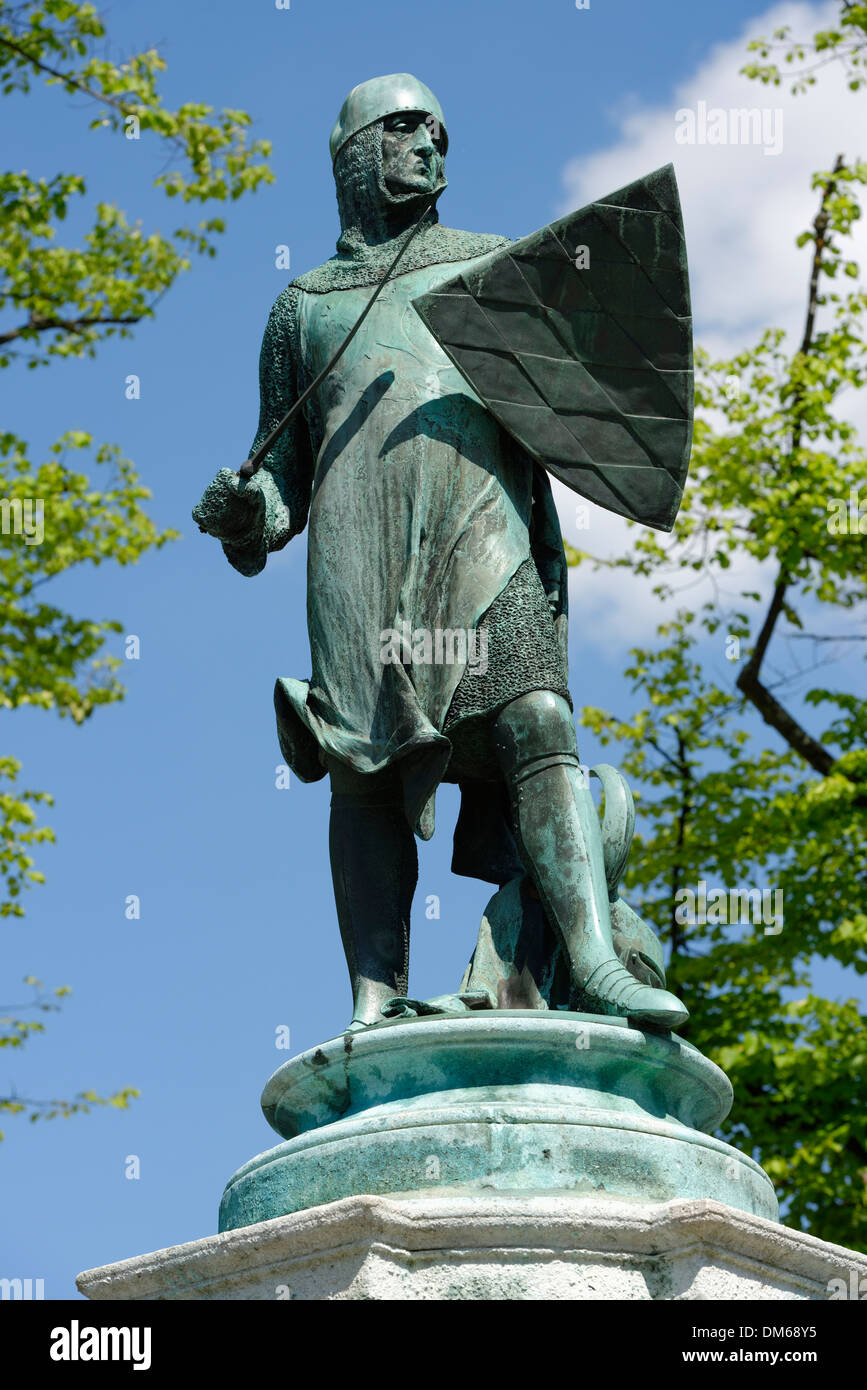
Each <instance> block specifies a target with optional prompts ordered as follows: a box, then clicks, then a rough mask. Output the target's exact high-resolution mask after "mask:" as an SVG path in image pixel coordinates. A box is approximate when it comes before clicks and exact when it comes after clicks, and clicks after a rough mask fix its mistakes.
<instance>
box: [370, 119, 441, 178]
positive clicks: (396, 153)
mask: <svg viewBox="0 0 867 1390" xmlns="http://www.w3.org/2000/svg"><path fill="white" fill-rule="evenodd" d="M442 146H443V139H442V134H441V132H440V129H439V125H438V122H437V121H436V120H435V119H434V117H433V116H428V115H427V114H426V113H425V112H424V111H399V112H398V113H397V115H394V116H386V118H385V121H384V123H383V131H382V177H383V181H384V183H385V186H386V188H387V189H388V191H389V193H398V194H399V193H432V192H433V190H434V188H435V187H436V183H437V179H438V178H439V175H440V171H441V169H442V159H441V157H440V156H441V154H442Z"/></svg>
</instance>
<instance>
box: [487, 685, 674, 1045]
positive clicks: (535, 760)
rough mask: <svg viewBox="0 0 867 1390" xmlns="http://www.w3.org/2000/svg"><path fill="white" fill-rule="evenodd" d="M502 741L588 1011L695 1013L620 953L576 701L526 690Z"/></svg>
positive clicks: (520, 815)
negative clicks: (641, 976)
mask: <svg viewBox="0 0 867 1390" xmlns="http://www.w3.org/2000/svg"><path fill="white" fill-rule="evenodd" d="M493 741H494V747H495V748H496V751H497V756H498V758H499V760H500V765H501V766H502V768H503V772H504V773H505V776H506V782H507V785H508V788H509V793H510V797H511V802H512V816H513V821H514V830H515V836H516V839H517V842H518V848H519V850H520V853H521V857H522V859H523V860H524V864H525V867H526V869H527V872H528V874H529V875H530V877H531V879H532V881H533V883H534V885H535V887H536V891H537V892H538V894H539V897H540V899H541V901H542V904H543V906H544V908H545V912H546V915H547V917H548V920H549V922H550V923H551V926H552V927H553V928H554V930H555V931H556V933H557V934H558V936H559V937H560V940H561V943H562V946H563V949H564V951H565V953H566V956H567V959H568V961H569V965H570V969H571V972H572V978H573V981H574V984H575V986H576V987H577V988H578V989H579V990H580V991H581V993H582V994H583V997H584V1000H585V1001H586V1007H587V1009H588V1012H597V1013H608V1014H612V1013H613V1014H620V1015H626V1016H627V1017H629V1018H633V1019H635V1020H636V1022H644V1023H652V1024H657V1025H660V1026H663V1027H667V1028H677V1027H679V1026H680V1025H681V1024H683V1023H685V1022H686V1019H687V1018H688V1017H689V1015H688V1013H687V1011H686V1009H685V1008H684V1007H683V1005H682V1004H681V1002H680V1000H679V999H677V998H675V996H674V995H673V994H669V993H668V991H667V990H664V989H654V988H652V987H651V986H649V985H646V984H642V983H641V982H640V981H639V980H636V978H635V976H634V975H632V974H630V972H629V971H628V970H627V969H626V968H625V966H623V965H622V964H621V962H620V961H619V960H618V958H617V956H616V954H615V952H614V947H613V944H612V939H611V917H610V912H609V892H608V884H607V882H606V875H605V863H604V857H603V847H602V832H601V829H600V825H599V817H598V814H597V811H596V804H595V802H594V801H593V797H592V796H591V794H590V790H589V788H588V787H587V785H586V782H585V778H584V774H583V772H582V770H581V766H580V764H579V761H578V746H577V742H576V739H575V727H574V724H573V722H572V715H571V713H570V711H569V707H568V705H567V704H566V701H565V700H564V699H563V697H562V696H560V695H556V694H554V693H553V692H552V691H547V690H546V691H533V692H531V693H530V694H528V695H522V696H520V697H519V698H518V699H517V700H513V701H512V702H511V703H510V704H508V705H506V706H505V708H504V709H503V710H501V712H500V714H499V716H498V717H497V720H496V722H495V724H494V729H493Z"/></svg>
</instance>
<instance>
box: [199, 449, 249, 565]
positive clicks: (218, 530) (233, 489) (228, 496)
mask: <svg viewBox="0 0 867 1390" xmlns="http://www.w3.org/2000/svg"><path fill="white" fill-rule="evenodd" d="M193 520H194V521H195V522H196V524H197V526H198V528H199V530H200V531H205V532H207V534H208V535H209V536H216V537H217V539H218V540H221V541H225V542H227V543H228V544H229V545H234V546H237V545H242V544H244V543H247V542H251V541H254V540H261V538H262V535H263V533H264V530H265V521H266V502H265V493H264V490H263V488H262V478H261V475H260V474H257V475H256V476H255V477H254V478H251V479H250V480H249V481H247V480H246V479H244V478H239V477H238V474H237V473H234V472H233V471H232V469H231V468H221V469H220V471H219V473H218V474H217V476H216V478H215V479H214V481H213V482H212V483H209V484H208V486H207V487H206V488H205V491H204V492H203V493H202V498H201V501H200V502H199V503H198V504H197V506H195V507H194V508H193Z"/></svg>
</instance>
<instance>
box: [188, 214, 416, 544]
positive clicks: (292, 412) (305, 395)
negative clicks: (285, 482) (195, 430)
mask: <svg viewBox="0 0 867 1390" xmlns="http://www.w3.org/2000/svg"><path fill="white" fill-rule="evenodd" d="M436 197H438V192H437V193H435V194H433V195H432V196H431V197H430V198H429V199H428V201H427V206H426V207H425V208H424V210H423V211H422V214H421V216H420V217H419V219H418V221H417V222H416V224H415V226H414V227H413V229H412V231H411V232H410V234H409V236H408V237H407V238H406V240H405V241H404V242H403V243H402V245H401V247H400V250H399V251H398V253H397V255H396V256H395V257H394V260H393V261H392V262H391V265H390V266H389V267H388V269H387V270H386V272H385V274H384V275H383V277H382V279H381V280H380V282H379V284H378V285H377V287H376V289H375V290H374V291H373V294H372V295H371V296H370V298H369V300H368V301H367V303H366V304H365V306H364V308H363V309H362V311H361V313H360V314H359V316H358V318H357V319H356V321H355V323H354V324H353V326H352V328H351V329H350V331H349V333H347V335H346V337H345V338H344V340H343V342H342V343H341V344H340V347H339V348H338V349H337V351H336V352H335V354H334V356H333V357H332V359H331V361H330V362H329V363H328V365H327V366H326V367H323V368H322V371H321V372H320V373H319V375H318V376H317V377H315V378H314V379H313V381H311V383H310V385H309V386H308V387H307V389H306V390H304V391H302V393H301V395H300V396H299V397H298V399H297V401H296V402H295V404H294V405H292V406H290V408H289V410H287V411H286V414H285V415H284V416H283V419H282V420H281V421H280V423H279V424H278V425H275V426H274V428H273V430H272V431H271V433H270V434H269V435H267V436H266V438H265V439H263V441H262V443H261V444H260V445H259V447H258V449H257V450H256V452H255V453H254V454H251V455H250V457H249V458H248V459H247V460H246V461H245V462H244V463H242V464H241V467H240V468H239V469H238V477H239V478H252V477H254V475H255V474H256V473H258V471H259V469H260V468H261V467H262V464H263V463H264V461H265V458H266V456H267V455H268V454H269V453H270V451H271V449H272V448H273V447H274V445H275V444H276V442H277V440H278V439H279V438H280V436H281V434H282V433H283V431H284V430H285V429H286V428H287V427H288V426H289V425H290V424H291V423H292V421H293V419H294V418H295V416H296V415H297V414H298V411H299V410H300V409H301V407H302V406H303V405H305V404H306V402H307V401H309V399H310V397H311V396H312V395H313V393H314V391H316V389H317V388H318V387H319V386H321V385H322V382H323V381H324V380H325V378H326V377H327V376H328V373H329V372H331V371H333V370H334V368H335V367H336V366H337V363H338V362H339V361H340V359H341V357H342V356H343V354H344V352H345V351H346V349H347V348H348V347H349V344H350V343H351V342H352V339H353V338H354V337H355V335H356V333H357V332H358V330H359V328H360V327H361V325H362V324H363V323H364V320H365V319H366V318H367V315H368V314H369V313H370V311H371V309H372V308H373V306H374V304H375V303H376V301H377V299H378V298H379V295H380V293H381V291H382V289H383V287H384V285H385V282H386V280H388V279H389V277H390V276H391V275H392V274H393V272H394V270H395V268H396V266H397V263H398V261H399V260H400V258H401V256H402V255H403V253H404V251H405V250H406V249H407V247H408V246H409V244H410V242H411V241H412V240H413V238H414V237H415V235H416V233H417V232H419V231H420V230H421V225H422V223H423V222H424V220H425V218H426V217H427V215H428V213H429V212H430V210H431V207H432V206H433V202H434V199H435V198H436ZM202 529H203V528H202V527H201V526H200V527H199V530H200V531H201V530H202Z"/></svg>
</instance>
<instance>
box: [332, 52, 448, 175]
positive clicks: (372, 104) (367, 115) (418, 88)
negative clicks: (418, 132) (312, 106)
mask: <svg viewBox="0 0 867 1390" xmlns="http://www.w3.org/2000/svg"><path fill="white" fill-rule="evenodd" d="M398 111H424V112H425V113H426V114H427V115H429V116H432V117H433V118H434V120H435V121H436V122H437V125H438V127H439V133H440V134H441V136H442V142H443V154H445V152H446V148H447V146H448V136H447V134H446V123H445V116H444V115H443V112H442V107H441V106H440V104H439V102H438V101H437V99H436V97H435V96H434V94H433V92H432V91H431V90H430V88H429V87H426V86H425V85H424V83H423V82H419V80H418V78H417V77H413V76H412V73H409V72H392V73H390V74H389V75H388V76H387V77H371V79H370V81H369V82H360V83H359V85H358V86H357V87H353V89H352V91H351V92H350V93H349V96H348V97H347V98H346V100H345V102H344V103H343V105H342V106H341V108H340V115H339V116H338V117H337V124H336V125H335V127H334V129H333V130H332V132H331V139H330V140H329V142H328V143H329V146H330V149H331V159H332V162H333V161H334V160H335V159H336V158H337V156H338V154H339V153H340V151H341V150H342V148H343V146H344V145H345V144H346V142H347V140H351V139H352V137H353V135H357V134H358V132H359V131H360V130H364V129H365V127H366V126H369V125H373V123H374V122H375V121H382V120H384V119H385V117H386V116H394V115H396V113H397V112H398Z"/></svg>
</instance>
